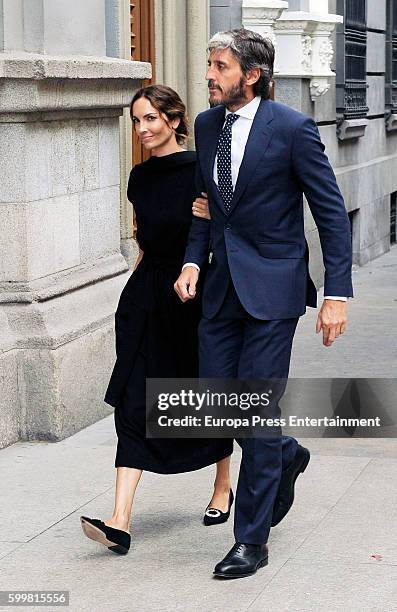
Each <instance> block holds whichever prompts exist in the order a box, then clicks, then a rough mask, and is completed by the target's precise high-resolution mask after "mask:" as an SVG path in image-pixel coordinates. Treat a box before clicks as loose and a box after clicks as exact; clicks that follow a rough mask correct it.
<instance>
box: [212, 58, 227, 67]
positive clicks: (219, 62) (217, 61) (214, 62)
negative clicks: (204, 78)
mask: <svg viewBox="0 0 397 612" xmlns="http://www.w3.org/2000/svg"><path fill="white" fill-rule="evenodd" d="M211 63H212V64H218V66H227V64H226V62H223V61H222V60H216V59H215V60H213V61H212V62H211V60H210V59H209V60H208V65H210V64H211Z"/></svg>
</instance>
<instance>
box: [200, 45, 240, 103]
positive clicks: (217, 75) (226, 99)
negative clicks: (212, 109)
mask: <svg viewBox="0 0 397 612" xmlns="http://www.w3.org/2000/svg"><path fill="white" fill-rule="evenodd" d="M205 78H206V80H207V81H208V90H209V103H210V106H217V105H218V104H224V105H225V106H229V105H234V104H241V103H244V102H245V101H246V100H247V95H246V94H247V91H248V86H247V85H246V79H245V77H244V75H243V72H242V70H241V67H240V64H239V62H238V60H237V59H236V57H235V56H234V55H233V53H232V52H231V51H230V49H213V50H212V51H211V53H210V55H209V58H208V69H207V74H206V75H205Z"/></svg>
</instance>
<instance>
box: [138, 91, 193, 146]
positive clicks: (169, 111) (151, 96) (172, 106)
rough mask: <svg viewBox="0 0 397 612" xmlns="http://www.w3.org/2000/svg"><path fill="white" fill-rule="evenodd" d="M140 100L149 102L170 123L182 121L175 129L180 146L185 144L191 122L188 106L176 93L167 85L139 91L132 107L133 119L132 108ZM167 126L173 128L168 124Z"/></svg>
mask: <svg viewBox="0 0 397 612" xmlns="http://www.w3.org/2000/svg"><path fill="white" fill-rule="evenodd" d="M139 98H146V99H147V100H149V102H150V104H151V105H152V106H153V108H155V109H156V110H158V111H159V112H160V113H163V114H164V115H166V117H167V118H168V119H169V120H170V121H173V120H174V119H176V118H179V119H180V121H179V125H178V127H176V128H175V137H176V141H177V143H178V144H183V143H184V142H185V140H186V138H187V136H188V134H189V121H188V118H187V114H186V106H185V105H184V103H183V102H182V100H181V98H180V97H179V95H178V94H177V93H176V91H174V90H173V89H171V87H167V85H148V86H147V87H142V88H141V89H138V91H137V92H136V94H135V96H134V97H133V98H132V102H131V105H130V116H131V119H132V117H133V114H132V108H133V106H134V103H135V102H136V101H137V100H139ZM167 125H168V126H169V127H171V126H170V125H169V123H168V122H167Z"/></svg>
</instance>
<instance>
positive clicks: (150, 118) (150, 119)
mask: <svg viewBox="0 0 397 612" xmlns="http://www.w3.org/2000/svg"><path fill="white" fill-rule="evenodd" d="M148 119H149V121H153V120H154V119H156V117H154V116H152V117H148Z"/></svg>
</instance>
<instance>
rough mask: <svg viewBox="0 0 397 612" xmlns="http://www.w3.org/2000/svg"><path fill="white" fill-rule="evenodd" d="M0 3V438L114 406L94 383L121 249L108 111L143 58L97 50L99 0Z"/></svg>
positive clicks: (144, 69) (101, 39)
mask: <svg viewBox="0 0 397 612" xmlns="http://www.w3.org/2000/svg"><path fill="white" fill-rule="evenodd" d="M2 6H3V13H2V14H1V28H0V29H1V32H2V37H1V40H2V47H3V52H2V53H0V172H1V177H2V180H1V182H0V372H1V376H0V446H6V445H8V444H11V443H13V442H15V441H17V440H18V439H25V440H32V439H43V440H53V441H56V440H60V439H62V438H64V437H66V436H68V435H70V434H72V433H74V432H76V431H78V430H79V429H81V428H83V427H85V426H87V425H88V424H90V423H93V422H95V421H97V420H98V419H99V418H101V417H103V416H105V415H106V414H109V412H111V408H110V407H109V406H107V405H106V404H105V403H104V402H103V395H104V391H105V389H106V386H107V383H108V380H109V376H110V373H111V368H112V366H113V363H114V331H113V320H114V319H113V317H114V311H115V308H116V306H117V301H118V297H119V295H120V291H121V288H122V286H123V285H124V284H125V282H126V280H127V278H128V271H127V270H128V269H127V264H126V262H125V259H124V257H123V256H122V255H121V253H120V212H119V210H120V157H119V146H120V142H119V117H120V115H121V114H122V112H123V108H124V107H125V106H127V105H128V104H129V102H130V99H131V97H132V95H133V92H134V90H135V89H136V88H137V87H138V85H139V81H140V79H143V78H147V77H148V76H150V65H149V64H144V63H140V62H130V61H126V60H121V59H114V58H107V57H105V53H106V44H105V4H104V2H103V0H85V1H84V2H81V0H67V1H66V0H65V1H63V0H32V1H31V2H24V3H22V2H17V1H14V0H13V2H8V1H7V0H3V2H2ZM66 23H67V25H68V27H65V24H66ZM32 49H34V50H35V52H32ZM4 50H5V51H4Z"/></svg>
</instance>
